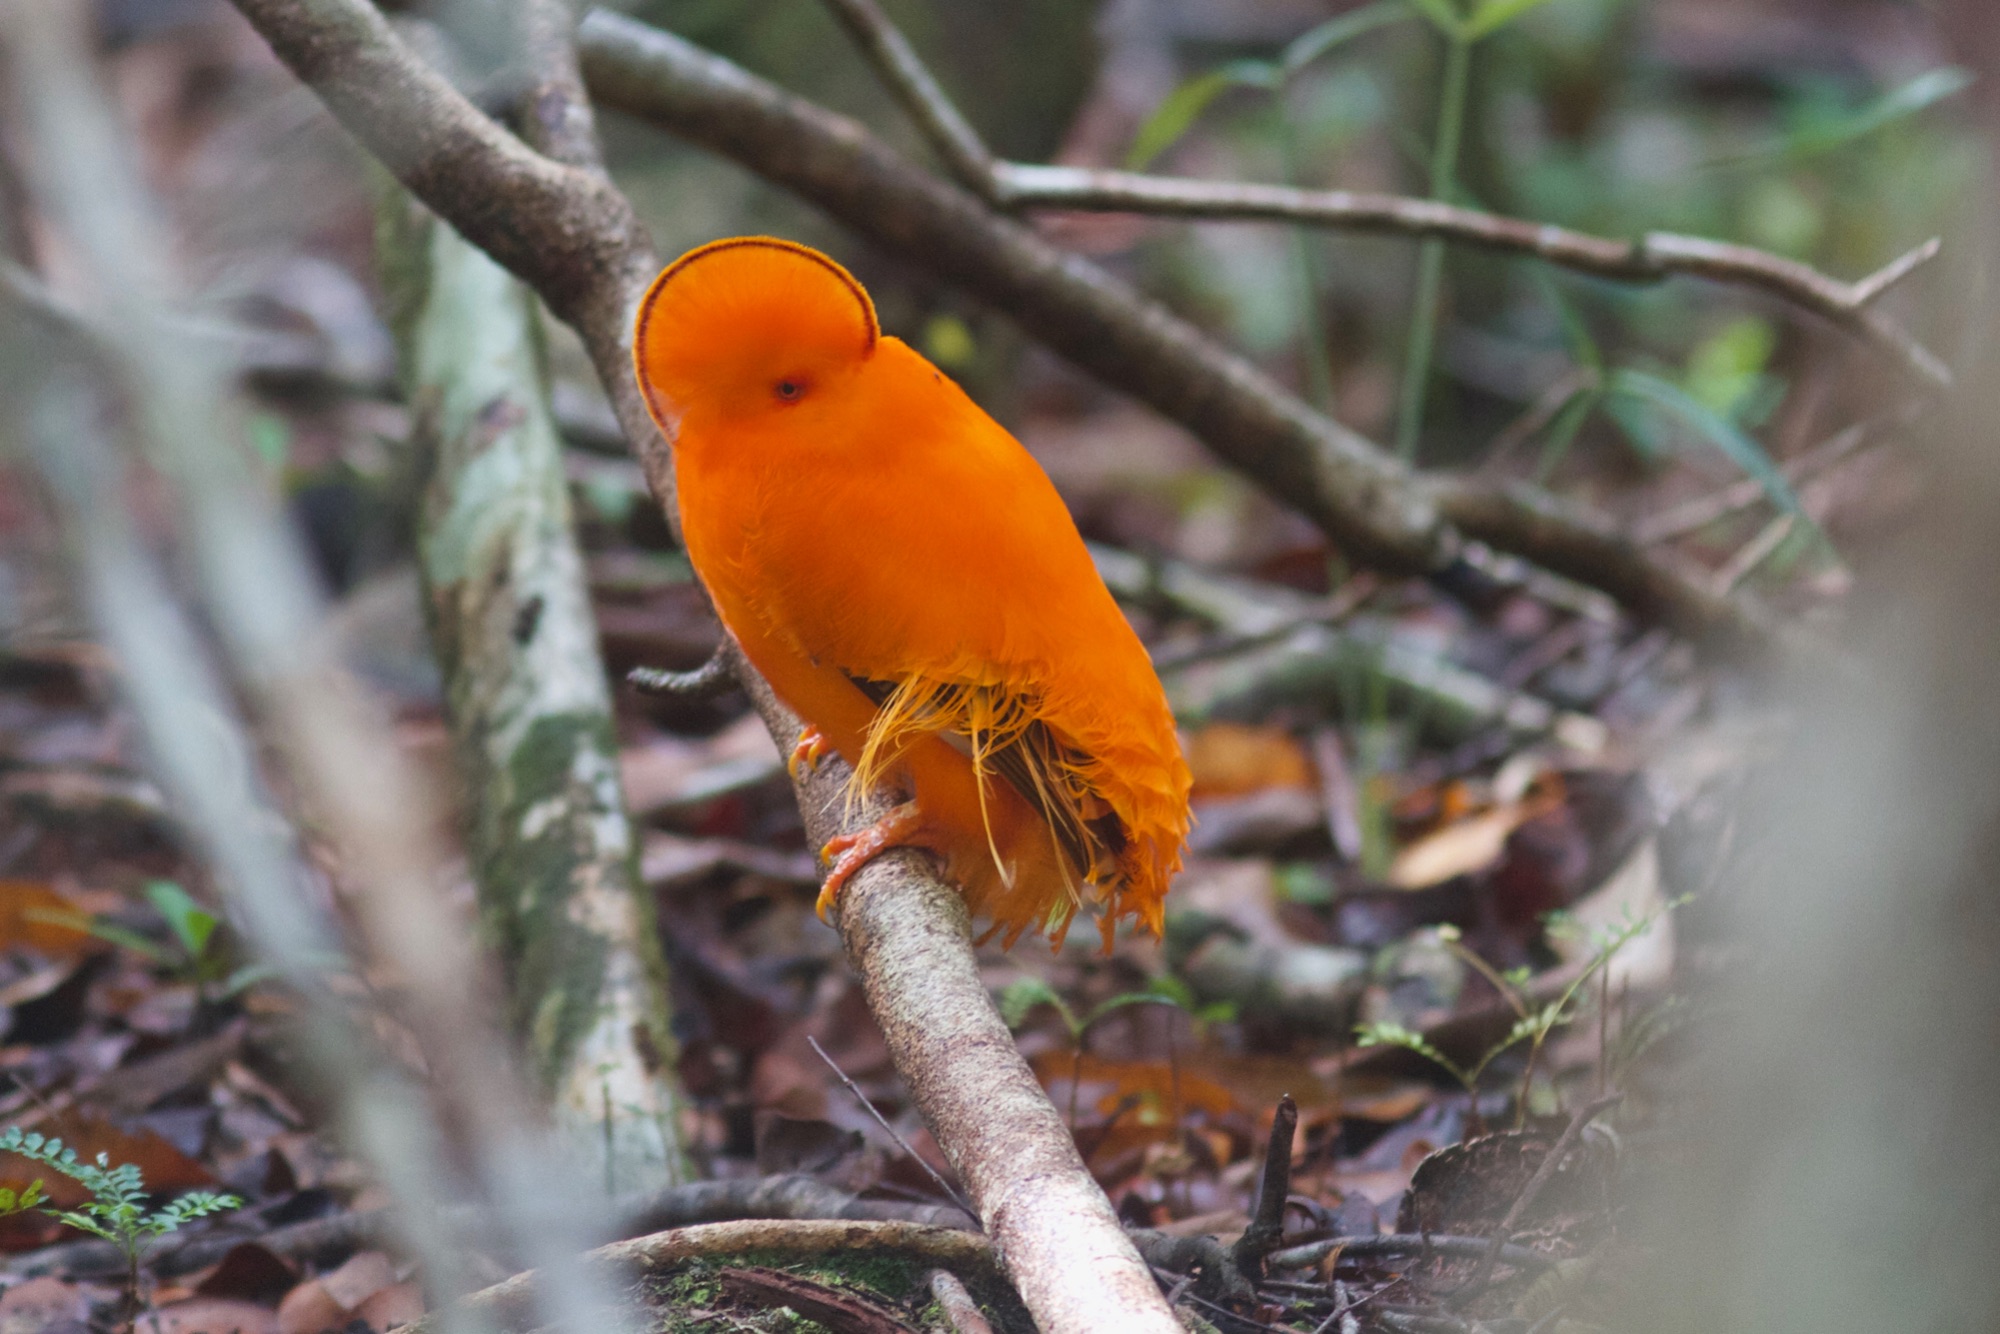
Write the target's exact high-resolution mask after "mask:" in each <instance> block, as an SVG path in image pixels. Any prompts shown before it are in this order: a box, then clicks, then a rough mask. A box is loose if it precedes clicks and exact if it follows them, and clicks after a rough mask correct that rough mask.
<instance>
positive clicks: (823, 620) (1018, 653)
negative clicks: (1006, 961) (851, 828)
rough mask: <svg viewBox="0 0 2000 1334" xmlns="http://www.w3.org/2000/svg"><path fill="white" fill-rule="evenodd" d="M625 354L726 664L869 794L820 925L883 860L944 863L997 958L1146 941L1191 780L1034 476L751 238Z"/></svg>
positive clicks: (665, 304) (669, 288)
mask: <svg viewBox="0 0 2000 1334" xmlns="http://www.w3.org/2000/svg"><path fill="white" fill-rule="evenodd" d="M634 355H635V359H636V363H637V367H638V374H639V382H640V384H641V385H642V386H643V387H644V389H645V392H646V396H647V400H648V403H649V404H650V406H651V408H652V412H653V415H654V417H655V419H656V420H657V421H658V422H659V424H660V427H661V429H662V430H663V431H664V432H665V433H666V435H667V438H668V439H669V440H671V441H673V443H674V447H675V448H674V475H675V479H676V482H677V485H678V488H679V493H680V510H681V524H682V531H683V535H684V536H685V539H686V542H687V550H688V556H689V558H690V559H691V560H692V561H693V563H694V567H695V570H696V572H697V573H698V574H699V575H700V576H701V579H702V582H703V583H704V584H706V585H707V587H708V590H709V593H710V595H711V596H712V597H713V598H714V600H715V606H716V610H717V612H718V613H719V614H720V615H721V617H722V621H723V624H724V625H725V626H727V627H728V629H729V632H730V634H731V635H733V636H734V637H735V638H736V641H737V642H738V643H739V644H740V645H741V646H742V648H743V652H744V653H745V654H746V655H747V656H748V657H749V659H750V661H751V662H752V663H753V664H755V666H756V667H757V670H758V671H759V672H761V673H763V675H764V677H765V679H766V680H768V681H769V682H770V683H771V687H772V689H774V690H775V691H776V692H777V693H778V696H779V697H780V698H781V699H783V700H784V701H785V702H786V703H787V704H788V705H790V706H791V707H792V709H794V710H795V711H796V712H797V713H798V714H799V715H800V716H801V717H802V718H804V719H805V720H806V721H807V723H808V724H810V725H811V727H812V728H814V729H816V731H817V734H818V737H820V738H823V740H824V742H825V744H828V745H831V746H832V748H833V749H835V750H837V751H838V752H839V753H840V755H841V756H842V757H843V758H844V759H846V760H847V761H848V762H849V763H850V764H852V765H853V766H854V769H855V782H856V783H857V784H858V785H862V786H865V787H868V788H874V787H878V786H892V787H896V788H899V789H901V790H902V791H904V792H906V793H908V794H909V795H910V797H911V798H912V800H911V801H910V802H908V803H906V804H905V805H903V806H901V807H899V808H898V810H897V812H896V813H895V814H893V815H891V816H890V817H888V818H887V819H885V820H884V821H882V822H880V823H879V824H877V825H876V826H874V827H873V829H871V830H870V831H869V832H868V833H867V834H865V835H862V836H858V837H855V838H850V839H846V840H839V841H837V842H838V843H839V846H838V847H836V848H834V849H833V851H836V852H838V853H839V854H840V855H839V856H838V857H837V858H836V860H835V861H834V865H833V869H832V872H831V873H830V875H829V877H828V887H827V891H826V893H825V894H824V895H823V896H822V907H824V905H825V904H826V903H827V902H828V901H830V899H831V898H832V896H833V895H834V894H836V893H837V892H838V889H839V887H840V885H841V884H842V883H844V882H845V880H846V878H847V876H848V875H850V874H852V872H853V871H854V870H855V869H858V867H859V865H860V864H861V863H862V862H864V861H865V860H866V859H867V858H868V857H870V856H873V855H874V854H875V853H877V852H879V851H881V850H882V849H883V848H884V847H889V846H896V845H899V844H913V845H918V846H922V847H926V848H929V849H931V850H933V851H934V852H936V853H937V854H938V855H939V856H940V857H942V859H943V861H944V864H945V872H946V874H947V876H949V877H950V878H951V879H952V880H953V881H954V882H955V883H956V884H957V885H958V886H959V887H960V888H961V889H962V890H963V892H964V894H965V897H966V900H967V902H968V903H969V905H970V906H971V908H972V910H973V911H974V913H976V914H979V915H983V916H986V917H989V918H991V919H992V921H993V923H994V927H995V929H996V930H1000V931H1003V932H1004V933H1005V939H1006V941H1007V943H1008V944H1012V943H1013V941H1014V940H1015V939H1016V938H1017V937H1018V936H1019V935H1020V934H1021V932H1022V931H1023V930H1024V929H1027V928H1031V927H1032V928H1034V929H1037V930H1041V931H1045V932H1047V933H1048V934H1049V936H1050V938H1051V939H1052V940H1060V939H1061V937H1062V934H1063V932H1064V931H1065V930H1067V928H1068V925H1069V921H1070V919H1071V917H1072V915H1073V914H1074V913H1075V912H1076V910H1077V909H1078V908H1079V907H1083V906H1085V905H1087V904H1088V905H1090V906H1092V907H1094V908H1095V909H1096V910H1097V911H1098V912H1099V913H1100V914H1101V925H1102V927H1103V930H1104V936H1105V941H1106V943H1107V945H1108V944H1109V942H1110V939H1111V933H1112V930H1113V928H1114V926H1115V924H1116V922H1117V921H1118V920H1119V919H1120V918H1124V917H1131V918H1134V919H1136V920H1137V921H1139V922H1140V923H1142V924H1143V925H1145V926H1146V927H1147V928H1149V929H1150V930H1151V931H1152V932H1153V933H1154V934H1156V935H1157V934H1158V933H1159V931H1160V928H1161V923H1162V906H1161V904H1162V900H1163V898H1164V896H1165V894H1166V890H1167V882H1168V880H1169V878H1170V877H1171V876H1172V875H1173V873H1174V872H1175V871H1176V870H1178V869H1179V867H1180V860H1181V848H1182V844H1183V842H1184V841H1185V839H1186V835H1187V828H1188V804H1187V796H1188V770H1187V765H1186V764H1185V763H1184V762H1183V761H1182V758H1181V753H1180V746H1179V744H1178V742H1177V740H1176V738H1175V736H1174V723H1173V717H1172V715H1171V713H1170V712H1169V711H1168V708H1167V701H1166V696H1165V694H1164V692H1162V690H1161V689H1160V683H1159V680H1158V678H1157V677H1156V676H1155V675H1154V674H1153V669H1152V664H1151V662H1150V661H1149V660H1148V658H1147V656H1146V651H1145V649H1144V648H1143V647H1142V646H1141V644H1140V643H1139V639H1138V637H1137V636H1136V635H1135V634H1133V632H1132V629H1131V627H1130V626H1129V625H1128V624H1127V623H1126V621H1125V618H1124V616H1123V614H1122V613H1120V611H1119V610H1118V607H1117V604H1116V603H1115V602H1113V601H1112V598H1111V594H1110V593H1109V591H1107V590H1106V589H1105V587H1104V583H1103V580H1101V579H1100V578H1099V577H1098V575H1097V571H1096V568H1095V566H1094V565H1093V564H1092V562H1091V559H1090V554H1089V552H1088V551H1087V550H1086V549H1085V548H1084V544H1083V539H1082V538H1081V537H1080V536H1079V535H1078V533H1077V530H1076V524H1075V523H1074V521H1072V520H1071V518H1070V515H1069V511H1068V510H1067V509H1066V508H1065V507H1064V505H1063V502H1062V499H1061V497H1059V496H1058V495H1057V494H1056V490H1055V487H1054V486H1053V485H1052V484H1051V483H1050V481H1049V479H1048V476H1047V474H1046V473H1044V472H1043V471H1042V469H1041V467H1040V465H1038V464H1037V463H1036V462H1035V461H1034V459H1033V458H1032V457H1031V456H1030V455H1029V454H1028V452H1027V451H1026V450H1025V449H1023V448H1022V447H1021V445H1020V443H1019V442H1018V441H1016V440H1015V439H1014V438H1013V437H1012V436H1011V435H1009V434H1008V433H1007V432H1006V431H1005V430H1004V429H1003V428H1002V427H1001V426H1000V425H999V424H998V423H997V422H995V421H994V420H993V419H992V418H991V417H988V416H987V415H986V414H985V413H984V412H983V411H981V410H980V409H979V407H978V406H977V405H976V404H974V403H973V401H972V400H971V399H970V398H968V397H967V396H966V395H965V392H964V391H963V390H961V389H960V388H959V387H958V386H957V385H956V384H954V383H953V382H952V381H951V380H950V379H948V378H946V377H945V376H944V375H943V374H942V373H941V372H939V371H938V370H937V369H936V368H935V367H934V366H932V365H931V364H930V363H929V362H928V361H926V360H924V358H923V357H922V356H920V355H919V354H918V353H917V352H916V351H914V350H913V349H912V348H910V347H909V346H908V345H907V344H905V343H903V342H902V341H901V340H900V339H897V338H893V337H885V336H883V335H882V334H881V332H880V329H879V327H878V325H877V323H876V318H875V308H874V306H873V304H872V303H871V302H870V301H869V299H868V294H867V293H866V292H865V291H863V290H862V288H861V285H860V284H859V283H857V282H856V281H855V280H854V279H853V278H852V277H851V276H850V275H849V274H848V273H847V271H846V270H845V269H843V268H841V267H840V266H839V265H838V264H836V263H834V262H833V261H832V260H831V259H828V258H827V257H826V256H824V255H822V254H820V253H819V252H817V251H815V250H811V249H808V248H807V247H805V246H801V245H795V244H792V243H790V242H787V241H778V240H772V239H770V238H766V237H744V238H739V239H736V240H729V241H718V242H715V243H714V244H712V245H707V246H703V247H701V248H699V249H696V250H693V251H690V252H689V253H688V254H686V255H683V256H682V257H681V258H680V259H678V260H676V261H675V262H674V263H673V264H672V265H671V266H669V267H668V268H667V269H666V270H665V271H664V272H663V273H661V274H660V276H659V277H658V278H657V279H656V280H655V281H654V283H653V286H652V288H651V290H650V291H648V292H647V294H646V299H645V301H644V303H643V304H642V305H641V307H640V310H639V320H638V331H637V336H636V339H635V346H634Z"/></svg>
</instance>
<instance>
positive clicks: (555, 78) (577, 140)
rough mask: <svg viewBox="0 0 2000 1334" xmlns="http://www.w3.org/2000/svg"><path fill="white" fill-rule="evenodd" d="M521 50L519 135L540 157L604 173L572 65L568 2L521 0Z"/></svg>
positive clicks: (592, 120) (572, 22) (572, 19)
mask: <svg viewBox="0 0 2000 1334" xmlns="http://www.w3.org/2000/svg"><path fill="white" fill-rule="evenodd" d="M520 24H521V48H522V55H523V56H524V57H525V59H526V63H527V67H528V69H527V73H528V82H527V86H526V87H524V88H523V89H522V90H521V96H520V102H519V107H518V111H519V120H520V125H521V137H522V138H523V139H525V140H527V142H528V143H529V145H530V146H532V147H533V148H535V149H536V150H538V151H539V152H541V153H542V154H543V155H544V156H545V157H549V158H552V159H554V160H555V161H557V162H561V163H564V164H566V165H568V166H572V167H581V168H582V169H584V170H585V171H589V172H592V173H594V174H596V175H599V176H601V175H603V174H604V153H603V150H602V149H601V148H600V147H599V146H598V142H597V117H596V115H595V114H594V113H593V112H592V111H591V108H590V98H589V96H588V95H587V94H586V93H585V92H584V89H583V72H582V71H581V70H580V69H578V68H577V63H576V11H575V9H573V8H572V7H571V5H570V0H521V10H520Z"/></svg>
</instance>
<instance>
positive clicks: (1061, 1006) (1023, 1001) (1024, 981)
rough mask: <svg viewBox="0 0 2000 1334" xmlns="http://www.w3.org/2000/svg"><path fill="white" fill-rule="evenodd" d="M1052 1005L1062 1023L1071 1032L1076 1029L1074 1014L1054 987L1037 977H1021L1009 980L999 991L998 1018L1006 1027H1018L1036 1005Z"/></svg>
mask: <svg viewBox="0 0 2000 1334" xmlns="http://www.w3.org/2000/svg"><path fill="white" fill-rule="evenodd" d="M1042 1005H1053V1006H1054V1007H1055V1010H1056V1013H1057V1014H1060V1015H1061V1016H1062V1019H1063V1023H1064V1025H1065V1026H1066V1027H1068V1028H1069V1029H1070V1031H1071V1032H1072V1033H1074V1032H1075V1031H1076V1016H1075V1015H1074V1014H1073V1013H1071V1011H1070V1008H1069V1005H1068V1004H1067V1003H1066V1002H1064V1000H1063V998H1062V997H1061V996H1059V995H1057V994H1056V989H1055V988H1054V987H1052V986H1050V985H1049V984H1048V983H1047V982H1045V981H1043V980H1042V979H1041V978H1039V977H1023V978H1018V979H1016V980H1015V981H1012V982H1009V983H1008V984H1007V986H1006V988H1005V989H1004V990H1003V991H1001V993H1000V1018H1001V1019H1003V1020H1005V1021H1006V1024H1007V1027H1009V1028H1019V1027H1020V1026H1021V1021H1022V1020H1024V1019H1026V1018H1027V1017H1028V1016H1029V1014H1031V1013H1032V1012H1033V1011H1034V1010H1035V1008H1036V1007H1037V1006H1042Z"/></svg>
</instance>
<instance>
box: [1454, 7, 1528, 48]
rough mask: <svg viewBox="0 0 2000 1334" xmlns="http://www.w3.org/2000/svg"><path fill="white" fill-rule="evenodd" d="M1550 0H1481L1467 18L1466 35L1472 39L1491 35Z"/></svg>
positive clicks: (1476, 39)
mask: <svg viewBox="0 0 2000 1334" xmlns="http://www.w3.org/2000/svg"><path fill="white" fill-rule="evenodd" d="M1547 3H1548V0H1481V3H1480V5H1479V8H1477V9H1475V10H1473V11H1472V17H1471V18H1469V19H1467V20H1466V23H1465V35H1466V37H1467V38H1468V39H1469V40H1471V41H1475V42H1476V41H1478V40H1479V39H1480V38H1482V37H1488V36H1491V35H1492V34H1493V33H1496V32H1498V31H1499V30H1500V29H1502V28H1504V27H1506V26H1507V25H1508V24H1510V23H1512V22H1513V21H1514V20H1515V19H1517V18H1520V17H1521V16H1522V15H1523V14H1525V13H1527V12H1528V11H1529V10H1531V9H1540V8H1541V7H1542V6H1543V5H1545V4H1547Z"/></svg>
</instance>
